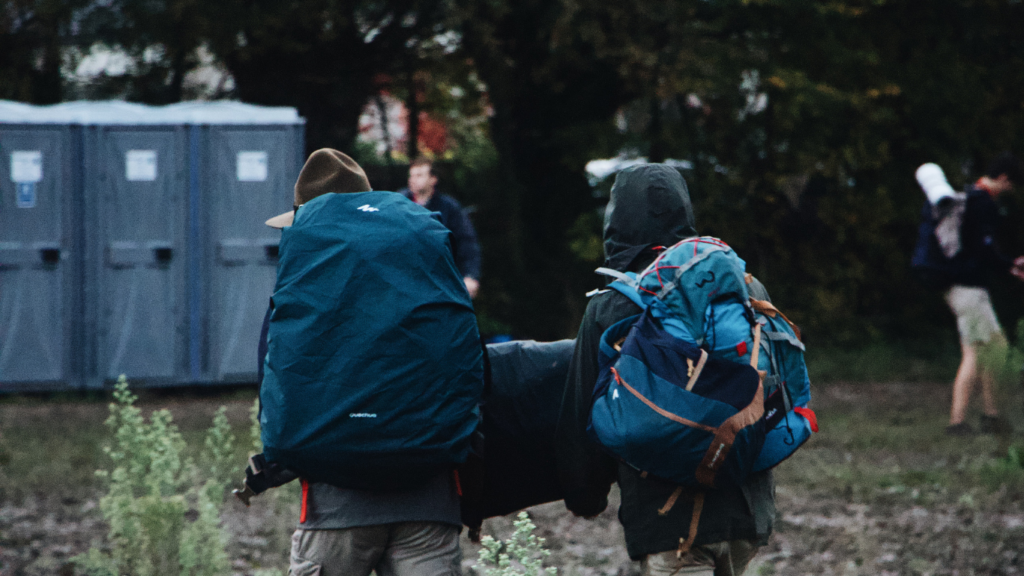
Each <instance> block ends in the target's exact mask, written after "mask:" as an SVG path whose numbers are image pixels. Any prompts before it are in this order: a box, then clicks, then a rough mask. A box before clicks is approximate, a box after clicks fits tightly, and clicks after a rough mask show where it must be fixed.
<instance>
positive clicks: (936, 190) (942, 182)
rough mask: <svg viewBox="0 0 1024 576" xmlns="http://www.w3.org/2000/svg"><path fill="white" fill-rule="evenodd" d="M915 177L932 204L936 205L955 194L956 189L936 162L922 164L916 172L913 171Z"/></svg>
mask: <svg viewBox="0 0 1024 576" xmlns="http://www.w3.org/2000/svg"><path fill="white" fill-rule="evenodd" d="M914 176H915V177H916V178H917V183H918V184H920V185H921V189H922V190H924V194H925V196H927V197H928V202H929V203H930V204H931V205H932V206H938V205H939V202H941V201H942V200H943V199H945V198H952V197H954V196H955V195H956V191H955V190H953V187H952V186H950V185H949V182H948V181H947V180H946V174H945V173H944V172H943V171H942V168H940V167H939V165H938V164H934V163H932V162H929V163H927V164H922V165H921V166H920V167H919V168H918V169H917V172H915V173H914Z"/></svg>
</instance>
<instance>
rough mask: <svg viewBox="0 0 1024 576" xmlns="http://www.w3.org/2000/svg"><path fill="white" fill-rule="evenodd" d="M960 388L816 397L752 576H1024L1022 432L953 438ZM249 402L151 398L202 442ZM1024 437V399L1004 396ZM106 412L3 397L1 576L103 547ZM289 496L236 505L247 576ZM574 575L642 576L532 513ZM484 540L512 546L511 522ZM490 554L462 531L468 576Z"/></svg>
mask: <svg viewBox="0 0 1024 576" xmlns="http://www.w3.org/2000/svg"><path fill="white" fill-rule="evenodd" d="M948 396H949V390H948V386H944V385H938V384H899V383H894V384H870V385H868V384H830V385H827V386H819V387H818V388H817V389H816V396H815V401H814V408H815V409H816V410H817V412H818V415H819V421H820V423H821V426H822V431H821V433H820V434H818V435H817V436H816V437H814V438H813V439H812V440H811V441H810V443H809V444H808V445H807V446H806V447H804V448H803V449H802V450H801V451H800V452H799V453H798V454H797V455H796V456H795V457H793V458H792V459H790V460H789V461H787V462H785V463H783V464H782V465H781V466H780V467H779V469H778V470H777V476H776V477H777V483H778V490H777V497H778V509H779V517H778V520H777V522H776V531H775V534H773V536H772V538H771V541H770V543H769V544H768V545H767V546H766V547H764V548H763V549H762V550H761V551H760V553H759V554H758V555H757V557H756V558H755V559H754V561H753V562H752V563H751V565H750V567H749V568H748V570H747V574H748V575H754V574H760V575H768V574H780V575H804V574H815V575H817V574H872V575H898V574H908V575H909V574H922V575H924V574H936V575H937V574H950V575H953V574H957V575H968V574H1018V573H1021V572H1024V470H1022V469H1021V466H1020V465H1019V464H1017V463H1013V462H1010V461H1009V459H1007V458H1006V454H1007V451H1008V448H1009V447H1010V446H1011V444H1013V443H1014V442H1016V441H1017V440H1019V439H1020V438H1021V436H1020V432H1018V433H1017V435H1015V436H1011V437H1006V438H995V437H992V436H975V437H969V438H952V439H951V438H948V437H946V436H945V435H944V434H943V425H944V419H945V414H946V412H947V410H948ZM251 402H252V395H251V393H239V392H235V393H234V394H233V395H231V396H229V397H216V398H210V397H203V398H187V397H184V398H183V397H174V398H169V397H152V398H148V399H144V402H143V406H144V407H146V408H156V407H169V408H170V409H171V410H172V412H173V413H174V414H175V420H176V422H178V423H179V425H180V426H181V427H182V429H183V431H184V432H185V433H186V437H188V438H190V442H191V441H196V440H195V439H197V438H201V432H200V430H201V429H202V428H203V427H204V426H207V425H208V423H209V419H210V417H211V416H212V414H213V411H214V410H215V409H216V407H217V406H219V405H221V404H226V405H228V407H229V415H230V417H231V419H232V421H233V422H235V423H236V424H237V426H236V433H237V434H238V435H239V436H240V437H244V435H245V434H246V430H247V426H248V424H247V421H246V420H247V412H248V409H249V407H250V406H251ZM1004 405H1005V406H1007V410H1006V413H1007V414H1008V415H1012V416H1013V423H1014V425H1015V427H1016V430H1018V431H1022V432H1024V421H1022V420H1021V418H1020V412H1021V411H1020V410H1019V406H1020V402H1019V400H1018V399H1015V398H1012V397H1011V398H1007V399H1005V400H1004ZM105 416H106V405H105V404H104V403H103V402H101V401H92V402H90V401H85V400H81V399H70V400H68V399H65V400H54V399H46V400H43V399H29V400H25V399H13V400H12V399H7V400H5V401H3V402H2V403H0V434H2V439H0V576H15V575H43V574H46V575H50V574H60V575H71V574H75V573H76V572H75V569H74V565H73V564H72V563H71V562H70V558H71V557H72V556H74V555H75V554H78V553H81V552H83V551H85V550H86V549H88V548H89V546H91V545H102V537H103V535H104V533H105V530H106V527H105V525H104V524H103V521H102V519H101V517H100V515H99V512H98V509H97V501H98V498H99V495H100V492H99V490H100V488H99V484H98V483H97V481H96V480H94V479H93V476H92V470H94V469H95V468H96V467H97V466H102V465H103V458H104V456H103V455H102V452H101V451H100V449H99V446H100V445H101V444H102V443H103V441H104V439H105V429H104V428H103V426H102V422H103V419H104V418H105ZM296 501H297V497H296V494H295V490H294V489H293V487H289V488H286V489H285V490H283V491H281V492H280V493H279V494H278V495H276V496H273V497H270V498H266V499H262V500H256V501H254V504H253V507H252V508H249V509H246V508H244V507H242V506H241V505H239V504H237V503H235V502H233V501H232V502H229V504H228V506H227V507H226V511H225V514H224V522H225V525H226V526H227V527H228V528H229V530H230V531H231V534H232V544H231V549H230V552H231V556H232V561H233V568H234V570H235V573H236V574H239V575H243V574H245V575H249V574H255V573H256V572H257V570H266V569H273V568H282V567H284V566H285V565H286V557H287V547H288V537H289V533H290V529H291V526H292V525H293V524H294V522H295V520H296V516H297V505H296ZM529 512H530V514H531V516H532V518H533V520H534V522H535V523H536V524H537V526H538V532H539V534H540V535H541V536H543V537H545V538H547V540H548V546H549V548H550V549H551V551H552V555H551V557H550V558H549V561H548V565H551V566H558V567H559V573H560V574H566V575H578V576H583V575H599V574H600V575H628V574H638V573H639V565H638V563H635V562H631V561H630V560H629V558H628V557H627V556H626V554H625V548H624V546H623V539H622V530H621V528H620V527H619V525H618V522H617V521H616V519H615V505H614V498H613V505H612V506H610V507H609V509H608V510H607V511H606V512H605V513H604V514H602V515H601V516H599V517H598V518H597V519H595V520H583V519H579V518H575V517H573V516H572V515H570V514H568V513H567V512H566V511H565V509H564V507H563V506H562V505H561V504H560V503H552V504H548V505H544V506H539V507H535V508H533V509H531V510H530V511H529ZM484 533H485V534H487V533H490V534H493V535H495V536H496V537H506V536H508V535H509V534H510V533H511V518H498V519H492V520H488V521H487V522H486V523H485V526H484ZM477 550H478V547H477V546H475V545H473V544H471V543H469V542H468V540H465V538H464V556H465V558H464V562H463V565H464V567H465V572H466V574H474V573H475V572H474V568H473V567H474V565H475V564H476V556H477Z"/></svg>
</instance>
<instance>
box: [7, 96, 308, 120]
mask: <svg viewBox="0 0 1024 576" xmlns="http://www.w3.org/2000/svg"><path fill="white" fill-rule="evenodd" d="M304 123H305V119H304V118H302V117H300V116H299V112H298V111H297V110H296V109H295V108H291V107H287V106H256V105H254V104H243V103H242V102H232V101H227V100H218V101H213V102H179V103H177V104H169V105H167V106H150V105H147V104H136V103H133V102H123V101H120V100H104V101H91V100H79V101H77V102H64V103H61V104H52V105H49V106H36V105H33V104H25V103H22V102H13V101H11V100H0V124H83V125H110V124H115V125H131V126H137V125H145V124H151V125H160V124H163V125H167V124H173V125H181V124H193V125H194V124H217V125H219V124H250V125H266V124H304Z"/></svg>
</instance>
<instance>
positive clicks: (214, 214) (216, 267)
mask: <svg viewBox="0 0 1024 576" xmlns="http://www.w3.org/2000/svg"><path fill="white" fill-rule="evenodd" d="M208 130H209V134H208V139H207V141H206V142H207V146H208V148H207V151H206V153H204V154H203V162H204V163H205V166H204V168H203V170H202V180H201V190H202V202H201V205H202V206H203V213H204V216H205V220H204V227H205V229H206V231H207V238H208V240H207V242H206V245H207V247H208V251H209V253H208V255H207V264H206V266H207V267H208V270H209V283H208V286H207V289H206V290H204V302H203V305H204V307H205V313H204V314H203V316H204V318H205V319H206V322H207V331H208V332H207V333H208V335H209V336H208V338H209V345H208V346H207V347H206V350H207V351H208V354H209V356H208V358H204V365H205V366H207V367H208V374H209V379H210V380H212V381H215V382H239V381H244V382H253V381H255V380H256V364H255V363H254V362H253V352H254V351H255V350H256V345H257V343H258V342H259V336H260V328H261V327H262V325H263V316H264V314H265V313H266V310H267V299H268V298H269V297H270V295H271V294H273V292H274V283H275V281H276V278H277V249H278V243H279V242H280V240H281V232H280V231H279V230H276V229H273V228H270V227H269V226H267V225H266V224H264V222H265V221H266V220H267V218H270V217H271V216H276V215H278V214H280V213H282V212H285V211H286V210H288V209H290V208H291V206H292V200H293V188H294V185H295V179H296V178H297V177H298V172H299V168H300V166H301V163H302V158H303V142H302V137H301V134H302V132H301V125H282V126H275V127H268V126H254V127H246V126H211V127H210V128H209V129H208Z"/></svg>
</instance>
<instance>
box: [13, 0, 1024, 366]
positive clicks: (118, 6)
mask: <svg viewBox="0 0 1024 576" xmlns="http://www.w3.org/2000/svg"><path fill="white" fill-rule="evenodd" d="M97 46H99V47H104V48H107V49H116V50H118V51H120V52H121V53H123V54H126V55H127V56H128V58H129V60H130V65H128V66H127V67H126V68H125V70H124V72H123V73H119V74H116V75H114V74H108V73H104V74H101V75H98V76H95V77H93V78H91V79H90V80H89V81H88V82H82V81H80V80H79V81H72V79H71V78H70V77H71V76H72V74H71V73H70V72H69V71H73V70H74V68H75V66H76V65H77V62H79V61H81V59H82V58H84V57H85V56H86V55H87V54H89V52H90V50H92V49H94V48H95V47H97ZM211 62H212V63H213V65H214V66H217V67H220V68H222V69H224V70H225V71H226V72H227V73H228V74H229V75H230V78H231V82H230V83H224V84H223V85H221V86H218V87H217V88H216V90H215V91H214V93H213V94H205V95H204V96H206V97H211V96H212V97H226V98H234V99H239V100H242V101H245V102H250V103H256V104H266V105H287V106H295V107H297V108H298V110H299V112H300V113H301V114H302V115H303V116H304V117H305V118H306V119H307V122H308V123H307V146H308V148H309V149H310V150H312V149H315V148H319V147H323V146H330V147H334V148H338V149H340V150H343V151H346V152H348V153H350V154H352V155H354V156H355V157H357V158H358V159H359V160H360V161H361V162H363V163H364V164H365V165H367V168H368V171H369V172H370V173H371V176H372V177H373V178H374V181H373V183H374V186H375V187H376V188H384V187H385V186H382V183H387V185H388V187H391V186H398V185H399V184H401V183H402V181H403V180H404V169H403V167H402V165H401V164H400V163H392V156H387V157H379V156H377V155H376V154H374V153H373V152H372V151H370V150H367V149H366V147H365V145H361V144H360V143H359V142H358V141H357V136H358V120H359V115H360V113H361V112H362V110H363V107H364V105H366V103H367V102H371V101H372V100H373V99H374V98H375V97H377V96H378V95H379V94H381V92H382V91H386V92H387V93H388V94H391V95H393V96H394V97H397V98H400V99H402V100H403V101H404V102H405V104H406V106H407V108H408V109H409V110H410V112H411V115H410V118H412V119H413V120H412V122H411V125H410V126H409V130H410V131H411V132H412V133H413V134H415V133H416V131H417V130H419V126H418V119H419V118H420V116H419V113H420V112H427V113H428V114H430V115H431V117H432V118H440V119H442V120H443V121H445V123H446V124H447V127H448V137H449V138H450V140H451V141H452V145H451V154H449V156H448V157H447V158H446V159H445V160H444V161H443V162H442V164H441V165H440V166H439V170H440V171H441V173H442V182H443V183H442V188H443V189H444V190H446V191H448V192H449V193H452V194H454V195H455V196H457V197H458V198H459V199H460V200H462V202H463V203H464V204H465V205H467V206H470V207H472V208H473V209H474V210H473V219H474V221H475V223H476V226H477V229H478V232H479V234H480V236H481V239H482V243H483V250H484V278H483V288H482V294H481V297H480V299H479V300H478V306H479V312H480V316H481V322H482V326H483V327H484V329H485V331H488V332H492V333H495V332H505V331H510V332H512V333H513V334H515V335H516V336H517V337H529V338H537V339H551V338H557V337H564V336H572V335H574V334H575V327H576V325H577V323H578V321H579V318H580V316H581V315H582V312H583V309H584V307H585V305H586V301H585V298H584V296H583V295H584V293H585V292H586V291H588V290H590V289H591V288H594V287H596V286H598V285H599V284H600V283H601V280H600V279H599V277H597V276H596V275H594V274H593V273H592V271H593V269H594V268H595V267H596V266H598V265H600V264H601V259H602V258H601V244H600V232H601V231H600V223H601V209H602V206H603V204H604V202H605V201H606V197H607V191H608V189H609V187H610V184H611V180H612V178H613V177H612V178H608V179H607V180H606V181H601V182H590V181H588V179H587V176H586V173H585V171H584V166H585V164H586V163H587V161H589V160H592V159H595V158H608V157H613V156H616V155H617V154H620V153H624V152H625V153H627V154H634V155H638V156H645V157H647V158H648V159H649V160H650V161H662V160H665V159H669V158H671V159H675V160H679V161H682V162H680V163H679V164H680V165H683V166H688V167H687V168H682V173H683V175H684V177H685V179H686V180H687V182H688V183H689V185H690V191H691V194H692V196H693V199H694V204H695V206H696V210H697V218H698V229H699V230H700V231H701V233H703V234H710V235H715V236H719V237H721V238H723V239H724V240H726V241H727V242H729V243H730V244H731V245H733V247H734V248H736V250H737V252H738V253H739V254H740V255H741V256H742V257H743V258H744V259H746V260H747V263H748V269H749V270H750V271H752V272H753V273H755V274H756V275H757V276H758V277H760V278H761V279H762V280H763V281H764V282H765V284H766V285H767V286H768V287H769V289H770V291H771V292H772V296H773V298H774V300H775V301H776V303H777V304H778V305H779V307H780V308H782V309H783V310H784V311H787V313H788V315H789V316H790V317H791V318H792V319H793V320H794V321H796V322H797V323H798V324H800V325H801V326H802V327H803V328H804V329H805V334H807V338H808V339H809V340H810V341H811V342H815V343H827V344H831V345H836V346H857V345H861V344H866V343H878V342H897V341H903V342H905V341H922V342H928V341H932V340H935V339H945V340H944V341H946V342H955V339H954V338H955V337H954V336H953V333H954V332H953V331H954V327H953V322H952V317H951V316H950V315H949V314H948V312H947V311H946V310H945V307H944V305H943V303H942V300H941V295H939V294H937V293H934V292H929V291H927V290H925V289H924V288H922V287H921V286H919V285H918V284H916V283H915V281H914V279H913V276H912V274H911V272H910V270H909V269H908V263H909V259H910V252H911V249H912V247H913V243H914V239H915V235H916V230H917V222H918V214H919V211H920V208H921V205H922V202H923V194H922V193H921V191H920V190H919V189H918V187H917V184H916V182H915V181H914V177H913V174H914V170H915V169H916V167H917V166H918V165H920V164H921V163H923V162H927V161H932V162H937V163H938V164H939V165H941V166H942V167H943V168H944V169H945V171H946V173H947V176H948V177H949V179H950V181H951V183H952V184H953V185H954V187H960V186H962V185H964V184H965V183H967V182H970V181H972V180H973V179H974V178H977V177H978V176H980V175H981V174H982V173H983V171H984V169H985V167H986V165H987V162H988V160H989V159H991V158H992V157H994V156H995V155H996V154H998V153H999V152H1001V151H1003V150H1013V151H1015V152H1016V153H1018V154H1020V153H1021V151H1024V3H1022V2H1021V1H1019V0H1014V1H1011V0H1001V1H996V0H987V1H983V0H960V1H957V0H932V1H930V2H920V1H914V0H898V1H891V0H890V1H887V0H870V1H867V0H865V1H860V2H857V1H807V0H778V1H773V0H744V1H740V0H677V1H657V0H633V1H631V2H615V1H610V0H517V1H515V2H512V1H508V0H391V1H386V2H385V1H369V0H347V1H345V0H217V1H200V0H104V1H94V0H2V1H0V98H4V99H12V100H19V101H24V102H32V103H38V104H46V103H54V102H59V101H63V100H72V99H78V98H94V99H97V98H123V99H127V100H132V101H138V102H145V103H151V104H162V103H170V102H175V101H179V100H183V99H190V98H195V97H197V94H196V93H195V91H194V89H192V88H191V87H190V85H189V83H188V82H187V78H188V75H189V73H190V72H191V71H193V70H195V69H196V68H198V67H200V66H209V65H210V63H211ZM411 141H412V142H416V138H412V139H411ZM409 152H415V150H410V151H409ZM1022 199H1024V190H1018V191H1016V192H1015V193H1013V194H1011V195H1009V197H1008V198H1006V199H1005V200H1004V201H1003V218H1004V227H1003V229H1004V234H1003V236H1004V237H1003V239H1002V240H1003V243H1004V246H1005V247H1006V248H1007V249H1008V250H1007V251H1009V252H1013V253H1014V254H1013V255H1016V254H1018V253H1024V224H1022V223H1024V220H1022V218H1024V200H1022ZM994 293H995V299H996V303H997V308H998V309H999V312H1000V314H1001V317H1002V319H1003V322H1004V326H1007V327H1008V328H1010V327H1012V326H1014V325H1015V324H1016V319H1017V318H1018V317H1020V316H1021V314H1022V313H1024V298H1022V296H1024V286H1021V285H1017V284H1013V283H1012V281H1011V280H1009V279H1008V278H1003V279H997V282H996V285H995V288H994ZM1008 331H1009V332H1012V329H1011V330H1008Z"/></svg>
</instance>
